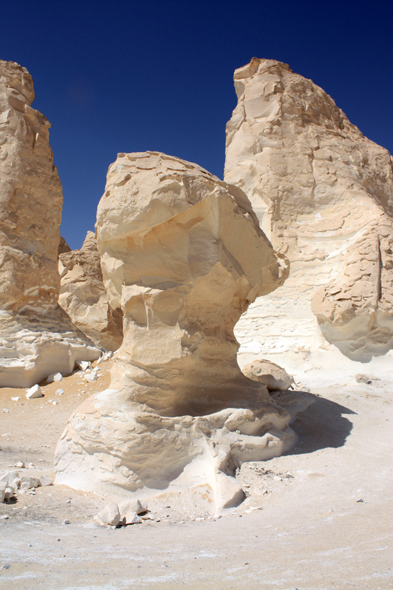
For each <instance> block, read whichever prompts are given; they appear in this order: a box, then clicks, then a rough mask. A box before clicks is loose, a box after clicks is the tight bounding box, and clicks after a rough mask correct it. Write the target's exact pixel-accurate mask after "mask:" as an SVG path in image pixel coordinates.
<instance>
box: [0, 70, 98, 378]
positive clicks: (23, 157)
mask: <svg viewBox="0 0 393 590" xmlns="http://www.w3.org/2000/svg"><path fill="white" fill-rule="evenodd" d="M33 99H34V90H33V80H32V78H31V76H30V74H29V73H28V72H27V70H26V69H25V68H22V67H21V66H19V65H18V64H16V63H14V62H6V61H2V60H0V387H1V386H10V387H29V386H31V385H33V384H34V383H37V382H38V381H41V380H42V379H44V378H45V377H47V376H48V375H49V374H50V373H54V372H57V371H60V372H62V373H65V374H66V373H70V372H71V371H72V369H73V367H74V362H75V360H83V359H85V360H93V359H94V358H98V356H99V351H98V350H97V349H96V348H95V347H94V346H93V345H92V343H91V342H90V341H89V340H87V339H86V338H85V337H84V335H83V334H82V333H80V332H78V331H77V330H76V329H75V328H74V326H73V325H72V324H71V322H70V320H69V318H68V317H67V316H66V314H65V313H64V312H63V311H62V310H61V309H60V308H59V307H58V304H57V298H58V294H59V286H60V277H59V273H58V269H57V250H58V245H59V240H60V222H61V210H62V205H63V195H62V187H61V183H60V179H59V175H58V173H57V169H56V167H55V166H54V163H53V154H52V150H51V148H50V146H49V127H50V123H49V121H48V120H47V119H46V118H45V117H44V115H42V114H41V113H40V112H39V111H36V110H34V109H33V108H31V106H30V104H31V102H32V101H33Z"/></svg>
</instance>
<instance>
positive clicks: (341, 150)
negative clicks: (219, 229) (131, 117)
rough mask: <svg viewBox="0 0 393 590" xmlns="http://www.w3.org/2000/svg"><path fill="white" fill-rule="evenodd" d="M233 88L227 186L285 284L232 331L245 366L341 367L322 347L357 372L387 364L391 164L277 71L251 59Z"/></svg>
mask: <svg viewBox="0 0 393 590" xmlns="http://www.w3.org/2000/svg"><path fill="white" fill-rule="evenodd" d="M234 78H235V88H236V92H237V96H238V105H237V107H236V109H235V110H234V111H233V115H232V118H231V120H230V121H229V123H228V125H227V143H226V164H225V180H226V181H227V182H230V183H232V184H235V185H237V186H239V187H240V188H241V189H243V190H244V191H245V193H246V194H247V196H248V197H249V199H250V201H251V203H252V205H253V208H254V210H255V212H256V213H257V215H258V218H259V220H260V223H261V227H262V229H263V230H264V232H265V233H266V235H267V236H268V238H269V239H270V240H271V242H272V244H273V246H274V248H275V249H276V250H278V251H279V252H282V253H285V254H286V256H287V257H288V258H289V260H290V263H291V271H290V276H289V278H288V280H287V281H286V283H285V284H284V285H283V286H282V287H281V288H280V289H277V290H276V291H275V292H274V293H272V294H271V295H269V296H268V297H266V298H264V299H263V303H262V302H256V303H255V304H254V305H253V306H251V308H250V310H249V311H248V314H247V316H246V317H245V318H242V319H241V321H240V322H239V325H238V328H237V332H236V334H237V337H238V338H239V340H240V342H241V344H242V347H241V355H242V359H243V360H242V363H244V362H247V361H249V360H251V359H252V358H255V357H256V356H263V357H267V358H270V359H271V360H274V359H275V358H277V360H278V362H279V363H280V364H281V363H283V364H284V366H285V367H286V368H289V370H291V371H292V370H296V367H297V366H298V364H299V361H300V362H302V361H305V360H306V361H307V362H311V364H314V366H315V360H314V361H312V360H311V359H312V357H313V356H314V358H315V359H317V357H318V355H319V356H320V358H319V362H321V361H322V362H323V359H325V360H326V359H327V356H326V351H330V353H331V355H330V356H331V361H332V362H333V363H336V362H337V363H338V364H340V363H341V362H343V363H344V364H345V363H347V360H346V359H344V358H343V360H342V361H341V360H340V358H339V357H340V356H341V355H338V354H337V350H336V352H335V351H334V347H333V346H331V345H329V344H328V343H331V344H332V345H334V346H335V347H337V348H338V349H339V350H340V351H341V352H342V353H343V354H344V355H345V356H346V357H347V359H348V358H349V359H351V360H355V361H361V362H366V361H370V360H371V359H372V357H373V356H379V355H385V354H386V353H387V351H389V350H390V349H391V348H392V347H393V314H392V309H393V299H392V278H393V270H392V247H391V246H392V239H393V232H392V227H393V226H392V218H391V216H392V213H393V174H392V158H391V156H390V154H389V152H388V151H387V150H385V149H384V148H382V147H380V146H378V145H376V144H375V143H373V142H372V141H370V140H368V139H367V138H365V137H364V136H363V135H362V133H361V132H360V131H359V129H358V128H357V127H355V126H354V125H352V124H351V123H350V122H349V120H348V119H347V117H346V116H345V114H344V113H343V112H342V111H341V110H340V109H339V108H338V107H337V106H336V104H335V103H334V101H333V100H332V98H330V96H328V95H327V94H326V92H324V91H323V90H322V89H321V88H319V87H318V86H316V85H315V84H314V83H313V82H312V81H311V80H307V79H305V78H303V77H302V76H299V75H297V74H294V73H293V72H292V71H291V70H290V69H289V67H288V66H287V65H286V64H283V63H280V62H277V61H274V60H264V59H256V58H254V59H253V60H252V61H251V63H250V64H248V65H246V66H244V67H243V68H240V69H239V70H236V71H235V76H234ZM314 314H315V315H314ZM318 323H319V327H318ZM322 334H323V336H324V337H323V336H322ZM325 339H326V340H327V341H328V342H327V341H326V340H325ZM322 349H323V350H322ZM321 352H322V356H321V355H320V353H321ZM334 359H335V360H334ZM317 364H319V363H318V361H317ZM321 366H322V365H321ZM345 366H346V367H348V366H349V364H348V363H347V364H346V365H345Z"/></svg>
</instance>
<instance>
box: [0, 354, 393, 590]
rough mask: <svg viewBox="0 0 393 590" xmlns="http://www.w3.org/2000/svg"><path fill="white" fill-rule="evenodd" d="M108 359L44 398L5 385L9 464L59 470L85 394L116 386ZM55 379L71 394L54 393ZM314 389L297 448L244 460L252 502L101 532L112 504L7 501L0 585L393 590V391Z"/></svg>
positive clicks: (56, 494) (1, 427) (384, 387)
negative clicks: (70, 424) (219, 514)
mask: <svg viewBox="0 0 393 590" xmlns="http://www.w3.org/2000/svg"><path fill="white" fill-rule="evenodd" d="M109 365H110V362H107V363H105V364H103V365H101V366H102V367H103V368H102V372H103V376H102V377H101V378H100V379H99V380H98V381H97V382H96V383H92V384H86V383H85V382H84V381H82V380H81V378H80V374H79V375H78V374H75V375H73V376H71V377H68V378H66V379H63V381H62V382H61V383H56V384H50V385H47V386H45V387H44V388H43V391H44V393H45V397H44V398H41V399H36V400H30V401H29V400H26V398H25V390H15V389H2V390H0V397H1V401H0V470H3V469H9V466H10V465H13V464H15V463H16V462H17V461H18V460H23V461H25V463H26V464H27V463H29V462H33V463H34V464H35V465H36V468H37V469H29V470H25V471H26V473H31V474H34V473H36V472H40V473H43V472H44V473H46V474H48V475H51V477H53V476H54V472H53V453H54V449H55V445H56V442H57V440H58V438H59V436H60V434H61V432H62V430H63V428H64V425H65V422H66V420H67V418H68V416H69V415H70V414H71V412H72V410H73V409H74V408H75V407H76V406H77V405H78V404H79V403H80V401H81V400H83V399H84V398H85V397H86V396H87V395H89V394H91V393H92V392H95V391H99V390H102V389H105V387H107V385H108V383H109V375H108V372H107V371H108V367H109ZM58 388H62V389H64V395H62V396H55V395H54V392H55V391H56V389H58ZM82 391H84V392H85V393H82ZM78 393H80V395H78ZM312 393H313V394H315V402H314V404H313V406H311V408H309V410H308V411H307V412H306V413H305V414H303V415H302V416H301V417H299V418H298V419H297V420H296V421H295V422H294V424H293V428H294V430H295V431H296V432H297V433H298V435H299V443H298V445H297V446H296V447H295V449H294V450H293V451H292V453H291V454H289V455H287V456H283V457H279V458H276V459H273V460H271V461H268V462H265V463H263V464H262V463H259V464H252V465H251V466H250V465H246V466H244V467H243V469H242V470H241V473H240V474H239V478H240V479H241V481H242V484H243V485H244V486H245V487H244V489H245V490H246V491H247V493H248V494H249V498H248V499H247V500H246V502H245V503H244V505H241V506H240V507H238V508H237V509H235V510H234V511H233V512H232V513H231V514H229V515H227V516H225V517H223V518H221V519H219V520H216V521H214V520H205V521H201V522H200V521H196V522H195V521H190V520H186V521H185V522H184V523H181V522H178V518H177V515H176V507H174V506H172V507H171V508H170V509H168V516H167V515H164V517H163V518H162V520H161V522H152V521H146V522H144V523H143V524H140V525H133V526H128V527H126V528H122V529H116V530H114V529H104V528H100V527H98V526H95V525H93V524H92V518H93V516H94V514H96V512H97V511H98V509H99V508H100V507H103V506H104V505H105V504H106V503H107V500H104V499H102V498H98V497H96V496H93V495H88V494H84V493H80V492H76V491H74V490H70V489H68V488H66V487H64V486H50V487H45V488H38V490H37V494H36V496H28V495H24V496H19V501H18V502H17V503H16V504H14V505H6V504H0V515H4V514H7V515H9V519H8V520H0V568H1V567H2V566H3V565H5V564H9V565H10V567H9V568H8V569H0V588H1V589H3V588H4V589H7V590H36V589H37V590H38V589H40V590H65V589H67V590H123V589H131V588H132V589H138V588H141V589H148V590H150V589H154V590H156V589H160V590H169V589H170V590H177V589H183V588H188V589H195V590H197V589H198V590H205V589H206V590H221V589H224V588H225V589H231V588H233V589H236V590H238V589H247V590H254V589H255V590H265V589H266V590H270V589H272V590H273V589H275V590H294V589H295V588H297V589H298V590H312V589H321V590H327V589H330V588H332V589H334V590H338V589H347V588H348V589H357V590H358V589H359V590H360V589H361V590H377V589H379V590H386V589H388V588H392V587H393V576H392V567H393V551H392V520H391V517H392V510H391V507H392V495H393V493H392V492H393V477H392V471H393V469H392V455H391V451H392V446H393V445H392V442H393V429H392V422H393V416H392V386H391V384H389V383H387V382H386V381H382V380H381V381H374V382H373V384H372V385H365V384H357V383H356V382H354V381H353V382H351V383H349V384H347V385H345V386H344V385H339V384H337V383H332V384H331V385H330V386H329V387H326V386H325V387H322V386H321V388H320V389H319V390H318V391H315V389H314V391H313V392H312ZM317 394H318V395H317ZM18 395H19V396H21V399H20V400H19V401H17V402H15V401H12V400H11V397H15V396H18ZM49 399H56V400H57V401H58V402H59V403H58V405H56V406H53V405H52V404H51V403H49V402H48V400H49ZM3 408H6V409H8V410H9V413H2V409H3ZM4 435H6V436H4ZM250 467H251V468H250ZM252 467H256V468H257V469H252ZM291 476H292V477H291ZM246 486H249V487H246ZM265 490H267V493H266V492H265ZM264 492H265V493H264ZM68 499H71V502H67V500H68ZM358 500H363V501H362V502H359V501H358ZM250 507H259V508H260V509H257V510H252V511H250ZM64 519H69V520H70V521H71V524H69V525H64V524H62V523H63V521H64Z"/></svg>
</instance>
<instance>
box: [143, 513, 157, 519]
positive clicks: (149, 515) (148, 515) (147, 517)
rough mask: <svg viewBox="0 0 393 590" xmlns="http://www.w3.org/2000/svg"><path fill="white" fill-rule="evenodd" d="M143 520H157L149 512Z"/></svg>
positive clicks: (144, 515)
mask: <svg viewBox="0 0 393 590" xmlns="http://www.w3.org/2000/svg"><path fill="white" fill-rule="evenodd" d="M141 519H142V520H155V516H154V515H153V514H151V512H148V513H147V514H143V515H142V516H141Z"/></svg>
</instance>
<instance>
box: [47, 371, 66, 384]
mask: <svg viewBox="0 0 393 590" xmlns="http://www.w3.org/2000/svg"><path fill="white" fill-rule="evenodd" d="M62 379H63V375H62V374H61V373H52V375H49V377H47V378H46V381H47V383H53V382H55V383H58V382H59V381H61V380H62Z"/></svg>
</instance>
